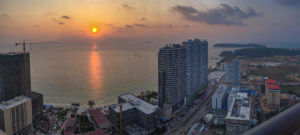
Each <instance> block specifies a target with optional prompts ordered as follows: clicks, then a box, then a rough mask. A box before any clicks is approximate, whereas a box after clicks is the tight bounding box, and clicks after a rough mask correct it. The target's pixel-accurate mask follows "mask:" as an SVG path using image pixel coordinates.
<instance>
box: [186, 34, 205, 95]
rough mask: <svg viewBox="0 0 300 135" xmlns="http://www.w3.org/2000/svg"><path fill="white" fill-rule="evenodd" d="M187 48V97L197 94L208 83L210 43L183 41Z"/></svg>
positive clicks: (196, 40)
mask: <svg viewBox="0 0 300 135" xmlns="http://www.w3.org/2000/svg"><path fill="white" fill-rule="evenodd" d="M182 45H183V46H184V47H185V48H186V81H187V82H186V87H187V95H188V96H192V95H193V94H196V93H197V92H198V91H199V90H200V89H201V88H202V87H203V86H204V85H205V84H206V83H207V76H208V42H207V41H206V40H203V41H201V40H199V39H197V38H196V39H194V40H191V39H190V40H188V41H183V42H182Z"/></svg>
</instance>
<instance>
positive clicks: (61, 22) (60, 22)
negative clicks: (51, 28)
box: [52, 18, 65, 25]
mask: <svg viewBox="0 0 300 135" xmlns="http://www.w3.org/2000/svg"><path fill="white" fill-rule="evenodd" d="M52 20H53V21H54V22H55V23H57V24H59V25H64V24H65V23H64V22H63V21H59V20H57V19H56V18H53V19H52Z"/></svg>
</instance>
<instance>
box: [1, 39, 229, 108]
mask: <svg viewBox="0 0 300 135" xmlns="http://www.w3.org/2000/svg"><path fill="white" fill-rule="evenodd" d="M210 46H212V45H210ZM0 47H1V48H0V49H1V52H8V51H21V48H19V47H18V48H16V47H15V46H0ZM28 48H29V51H30V54H31V59H30V60H31V81H32V84H31V85H32V90H33V91H36V92H39V93H42V94H44V103H46V104H54V105H70V103H74V102H77V103H80V104H81V106H87V102H88V100H94V101H95V102H96V105H107V104H112V103H116V102H117V97H118V95H121V94H125V93H133V94H139V93H140V92H142V91H145V90H153V91H157V53H158V50H159V47H147V48H126V49H124V48H122V49H121V48H105V47H103V45H100V44H98V45H97V44H90V45H41V46H39V45H36V46H30V47H28ZM223 50H225V49H224V48H213V47H209V58H216V57H219V56H218V55H219V54H220V52H222V51H223ZM226 50H232V49H230V48H229V49H228V48H227V49H226ZM216 61H217V60H216V59H209V65H210V66H212V65H214V64H215V63H216Z"/></svg>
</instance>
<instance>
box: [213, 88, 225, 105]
mask: <svg viewBox="0 0 300 135" xmlns="http://www.w3.org/2000/svg"><path fill="white" fill-rule="evenodd" d="M226 91H227V85H220V86H219V88H218V89H217V90H216V92H215V93H214V94H213V96H212V99H211V100H212V103H211V107H212V108H213V109H222V106H223V104H224V103H225V101H226Z"/></svg>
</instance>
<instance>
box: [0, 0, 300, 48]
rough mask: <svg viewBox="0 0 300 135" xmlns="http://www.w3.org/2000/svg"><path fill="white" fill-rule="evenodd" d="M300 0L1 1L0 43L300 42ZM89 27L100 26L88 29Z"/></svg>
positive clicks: (274, 43)
mask: <svg viewBox="0 0 300 135" xmlns="http://www.w3.org/2000/svg"><path fill="white" fill-rule="evenodd" d="M299 24H300V0H1V2H0V45H7V44H11V43H13V42H15V41H20V40H22V39H27V40H30V41H60V42H64V43H70V44H71V43H72V44H76V43H77V44H81V43H90V42H97V43H115V44H135V45H143V44H155V45H159V46H161V44H165V43H169V42H172V43H177V42H180V41H182V40H185V39H187V38H194V37H198V38H202V39H204V38H205V39H207V40H208V41H209V42H210V43H218V42H233V43H265V44H270V45H281V46H285V45H287V44H293V45H297V44H298V45H300V26H299ZM92 27H97V28H98V29H99V31H98V32H97V33H92V31H91V29H92Z"/></svg>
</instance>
